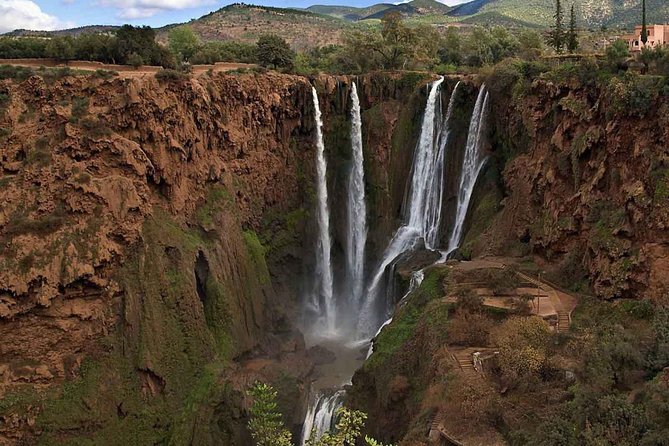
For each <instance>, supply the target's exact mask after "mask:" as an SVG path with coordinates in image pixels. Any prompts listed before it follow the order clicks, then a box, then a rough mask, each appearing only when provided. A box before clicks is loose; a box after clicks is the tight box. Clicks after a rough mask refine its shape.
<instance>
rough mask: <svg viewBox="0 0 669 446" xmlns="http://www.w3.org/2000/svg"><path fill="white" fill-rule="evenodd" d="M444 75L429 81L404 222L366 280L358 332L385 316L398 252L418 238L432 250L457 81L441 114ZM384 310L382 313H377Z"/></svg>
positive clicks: (368, 329)
mask: <svg viewBox="0 0 669 446" xmlns="http://www.w3.org/2000/svg"><path fill="white" fill-rule="evenodd" d="M443 82H444V78H443V77H441V78H440V79H439V80H437V81H435V82H433V83H432V84H431V86H430V90H429V93H428V97H427V103H426V105H425V113H424V115H423V121H422V124H421V131H420V137H419V138H418V143H417V144H416V148H415V150H414V158H413V164H412V169H411V182H410V185H409V187H410V189H409V194H408V195H407V201H406V203H405V210H406V216H405V223H404V225H402V226H401V227H400V228H399V229H398V230H397V231H396V232H395V234H394V235H393V238H392V239H391V240H390V243H389V244H388V247H387V248H386V250H385V251H384V253H383V255H382V256H381V260H380V261H379V264H378V266H377V268H376V270H375V273H374V275H373V276H372V279H371V281H370V282H369V285H368V288H367V298H366V299H365V301H364V302H363V305H362V308H361V311H360V317H359V319H358V335H359V336H360V337H369V336H371V335H372V334H373V333H374V331H375V330H376V329H377V328H378V327H379V325H380V324H381V323H382V322H383V321H384V320H386V319H387V317H388V316H389V314H387V309H388V308H389V307H390V306H388V305H385V306H384V305H381V303H380V300H382V297H383V296H381V294H382V293H381V292H380V291H381V290H380V289H379V288H380V285H381V284H382V280H383V278H384V276H385V274H386V269H387V268H388V267H389V266H390V265H391V264H392V263H393V262H394V261H395V260H396V259H397V257H398V256H400V255H401V254H402V253H404V252H407V251H411V250H413V249H415V248H416V247H417V246H418V245H419V243H420V241H421V240H423V241H424V243H425V246H426V247H427V248H428V249H436V248H437V244H438V242H439V227H440V225H441V220H442V209H443V199H444V172H445V168H444V160H445V153H446V147H447V144H448V137H449V133H450V129H449V125H450V120H451V116H452V113H453V108H454V103H455V98H456V95H457V92H458V88H459V86H460V83H459V82H458V83H457V84H456V86H455V88H454V89H453V92H452V93H451V98H450V100H449V104H448V109H447V111H446V116H445V117H444V118H443V120H442V117H441V86H442V84H443ZM384 309H385V310H384ZM379 313H384V314H379Z"/></svg>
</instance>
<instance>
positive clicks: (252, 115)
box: [0, 74, 426, 445]
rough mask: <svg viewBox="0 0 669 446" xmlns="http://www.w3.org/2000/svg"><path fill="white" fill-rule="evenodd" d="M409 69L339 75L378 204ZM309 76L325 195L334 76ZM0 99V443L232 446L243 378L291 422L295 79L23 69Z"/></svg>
mask: <svg viewBox="0 0 669 446" xmlns="http://www.w3.org/2000/svg"><path fill="white" fill-rule="evenodd" d="M425 78H426V77H425V76H412V75H408V76H407V75H380V76H377V77H373V76H369V77H363V78H360V79H358V84H359V87H360V90H361V96H362V100H363V102H364V103H365V108H366V109H371V110H373V111H370V112H368V113H367V117H366V122H367V124H368V125H369V126H370V127H374V128H375V129H376V130H374V131H375V132H376V133H371V132H370V133H369V134H367V138H368V139H367V144H366V150H367V151H368V153H367V156H368V157H369V169H370V170H371V171H373V172H374V173H372V174H370V175H369V182H370V184H373V185H374V186H373V190H374V192H375V194H376V195H377V196H378V197H379V198H378V201H379V202H384V203H395V202H396V201H397V198H393V195H392V194H391V192H390V190H391V189H392V187H391V186H390V184H391V182H392V181H393V175H392V174H389V173H388V168H387V165H388V163H389V160H390V159H391V152H392V151H393V150H395V151H400V152H402V153H404V152H405V151H406V152H407V153H410V151H411V148H412V146H411V148H409V147H403V146H400V145H399V144H396V143H393V142H392V141H394V139H395V138H399V137H396V136H393V135H394V134H396V133H400V132H398V131H396V130H395V128H396V125H395V124H396V123H397V122H404V124H403V127H402V132H403V133H401V137H402V138H409V137H410V136H408V135H410V134H411V133H412V132H414V131H415V130H414V129H413V127H412V119H415V117H416V116H419V114H420V105H419V103H420V100H416V101H415V104H416V105H417V107H416V108H415V109H411V114H410V118H402V117H401V116H400V114H401V110H402V107H401V105H400V104H401V103H402V101H404V99H405V98H407V97H412V95H418V96H417V97H420V95H421V94H423V90H416V87H417V86H418V85H421V83H422V82H425ZM313 82H314V84H315V85H316V86H317V87H318V89H319V94H321V95H322V98H323V99H322V101H321V103H322V104H323V107H324V114H325V116H326V122H327V123H328V128H327V132H326V133H327V137H328V139H329V141H328V142H329V144H328V147H329V148H330V149H329V150H330V152H331V153H330V154H329V157H330V158H331V160H332V165H333V166H336V167H337V168H336V169H335V170H333V172H335V173H333V174H332V175H331V178H330V182H331V187H332V188H333V190H338V192H337V193H336V194H335V197H334V200H335V201H337V202H338V201H339V200H343V199H344V197H343V194H342V191H341V190H340V189H341V184H343V183H341V181H342V178H343V176H342V175H343V172H345V169H346V163H347V159H348V157H349V156H350V155H349V154H348V153H347V151H346V147H345V146H342V145H341V144H338V143H342V142H343V141H345V140H346V139H347V138H348V127H347V125H346V124H345V123H346V120H347V114H348V112H349V111H348V91H349V90H348V89H349V87H350V83H351V79H350V78H346V77H342V78H331V77H329V78H328V77H323V78H319V79H315V80H313ZM0 93H2V96H0V97H1V98H2V102H1V103H0V127H2V133H0V140H1V141H2V148H1V149H0V169H1V173H2V176H1V177H0V184H1V185H2V187H1V188H0V198H1V202H2V205H1V207H0V338H2V340H3V341H2V343H1V345H0V395H1V396H2V397H3V401H2V404H0V440H2V442H3V443H4V442H8V443H10V444H12V443H21V442H28V443H34V442H36V441H38V440H39V441H41V442H44V443H47V444H48V443H58V442H66V441H69V440H73V439H76V438H82V437H86V438H90V439H91V440H92V441H95V442H97V443H99V444H110V443H114V442H116V443H118V441H120V440H123V439H126V440H127V441H129V442H131V443H133V442H136V441H138V440H137V439H138V438H141V439H142V442H146V443H155V442H159V441H168V439H169V441H171V442H173V443H174V444H185V443H191V442H195V443H196V444H226V445H229V444H247V443H248V441H249V439H248V438H247V437H246V435H248V434H247V433H246V432H245V429H243V426H244V423H245V421H244V414H243V412H241V409H242V408H243V407H244V405H245V399H246V397H245V394H244V389H245V388H246V387H247V386H248V385H250V384H251V383H252V382H253V381H254V380H255V379H264V380H270V381H272V382H273V383H274V384H275V386H276V387H277V388H278V389H279V390H280V392H281V394H282V395H283V397H282V401H281V405H282V407H283V408H284V413H287V414H292V416H289V417H287V420H286V421H287V422H288V423H289V425H290V426H293V427H295V428H297V427H298V426H297V425H299V423H300V421H301V416H302V414H301V410H300V407H301V406H302V405H303V404H304V403H305V397H306V391H307V390H308V389H307V386H306V384H305V383H306V378H307V376H308V374H309V373H310V371H311V367H312V363H311V361H310V359H309V358H308V357H307V356H308V355H307V354H306V353H305V351H304V343H303V341H302V340H301V335H299V333H296V332H295V331H294V330H293V328H292V322H291V321H290V320H291V319H292V318H293V317H294V316H295V315H296V314H298V308H297V306H298V305H297V304H298V303H299V295H300V290H301V288H302V283H303V278H304V277H305V276H308V275H309V274H308V273H309V264H310V262H309V259H310V256H311V253H312V249H311V246H312V243H311V241H312V240H313V230H312V229H313V228H312V225H313V223H312V222H311V219H310V218H309V213H310V211H311V204H312V201H313V178H312V176H313V171H314V169H313V166H314V162H315V161H314V144H313V137H314V136H313V126H314V123H313V110H312V104H311V83H310V81H309V80H308V79H306V78H302V77H296V76H287V75H276V74H265V75H257V74H246V75H214V76H209V75H203V76H200V77H198V78H192V79H181V80H179V79H176V80H171V81H162V82H161V81H158V80H156V79H154V78H153V77H147V78H142V79H133V80H118V79H116V80H114V79H113V80H104V79H98V78H96V77H95V76H91V77H87V78H83V77H68V78H64V79H62V80H58V81H55V82H51V83H47V82H45V80H43V79H42V78H40V77H32V78H30V79H28V80H26V81H24V82H20V83H18V82H12V81H4V82H3V83H2V84H0ZM376 110H381V111H382V112H379V113H378V114H377V113H376ZM403 119H404V121H403ZM405 121H406V122H405ZM374 134H376V135H378V136H379V138H378V141H377V140H375V137H374V136H373V135H374ZM405 155H406V154H405ZM406 169H407V166H404V165H402V166H401V169H399V173H398V176H399V177H402V176H403V175H406V173H405V171H406ZM400 200H401V198H400ZM384 206H387V207H395V208H398V205H397V204H396V203H395V204H387V205H384ZM333 207H334V208H340V209H343V208H344V206H343V205H342V206H337V205H336V204H335V205H334V206H333ZM377 208H378V207H374V209H375V215H376V217H375V218H376V219H378V220H381V219H382V217H381V216H385V215H387V214H388V212H386V210H385V209H377ZM391 219H392V218H391ZM384 230H387V229H386V228H385V227H381V226H380V227H379V229H378V230H376V231H374V234H376V235H375V236H376V237H377V238H379V239H382V238H383V237H387V236H388V234H385V235H384V236H382V235H378V234H381V233H382V231H384ZM304 409H305V408H304V407H303V408H302V410H304Z"/></svg>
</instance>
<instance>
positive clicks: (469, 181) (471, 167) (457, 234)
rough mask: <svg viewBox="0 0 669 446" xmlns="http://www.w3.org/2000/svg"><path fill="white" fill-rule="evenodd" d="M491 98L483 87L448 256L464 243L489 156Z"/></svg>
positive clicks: (474, 115)
mask: <svg viewBox="0 0 669 446" xmlns="http://www.w3.org/2000/svg"><path fill="white" fill-rule="evenodd" d="M489 97H490V95H489V93H488V91H487V89H486V87H485V85H482V86H481V89H480V90H479V94H478V97H477V98H476V105H475V106H474V111H473V112H472V118H471V120H470V122H469V134H468V135H467V145H466V146H465V156H464V159H463V161H462V171H461V174H460V187H459V188H458V204H457V207H456V211H455V223H454V224H453V230H452V231H451V236H450V238H449V240H448V250H447V252H448V254H450V253H451V252H453V251H455V250H456V249H458V248H459V247H460V243H461V242H462V236H463V230H464V226H465V219H466V218H467V212H468V211H469V202H470V201H471V198H472V193H473V192H474V186H476V180H477V179H478V177H479V174H480V173H481V169H483V166H484V165H485V162H486V161H487V156H485V154H484V153H482V151H481V146H482V143H483V132H484V127H485V118H486V111H487V109H488V98H489Z"/></svg>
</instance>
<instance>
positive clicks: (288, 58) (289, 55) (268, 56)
mask: <svg viewBox="0 0 669 446" xmlns="http://www.w3.org/2000/svg"><path fill="white" fill-rule="evenodd" d="M256 57H257V58H258V63H259V64H260V65H262V66H264V67H274V68H287V69H290V68H292V67H293V63H294V60H295V53H294V52H293V50H291V49H290V46H289V45H288V43H287V42H286V41H285V40H284V39H282V38H281V37H279V36H277V35H274V34H265V35H263V36H260V38H259V39H258V42H256Z"/></svg>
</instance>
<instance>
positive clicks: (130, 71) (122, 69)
mask: <svg viewBox="0 0 669 446" xmlns="http://www.w3.org/2000/svg"><path fill="white" fill-rule="evenodd" d="M0 65H11V66H15V67H28V68H40V67H45V68H71V69H73V70H81V71H97V70H107V71H115V72H117V73H118V75H119V77H121V78H124V79H127V78H141V77H144V76H154V75H155V74H156V73H157V72H158V71H160V70H162V67H154V66H141V67H139V68H134V67H131V66H129V65H112V64H103V63H100V62H87V61H78V60H73V61H69V62H66V63H61V62H59V61H56V60H53V59H0ZM254 67H257V65H255V64H247V63H234V62H218V63H216V64H213V65H193V66H192V74H193V75H199V74H202V73H205V72H207V71H209V70H211V71H213V72H214V73H223V72H226V71H233V70H239V69H251V68H254Z"/></svg>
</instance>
